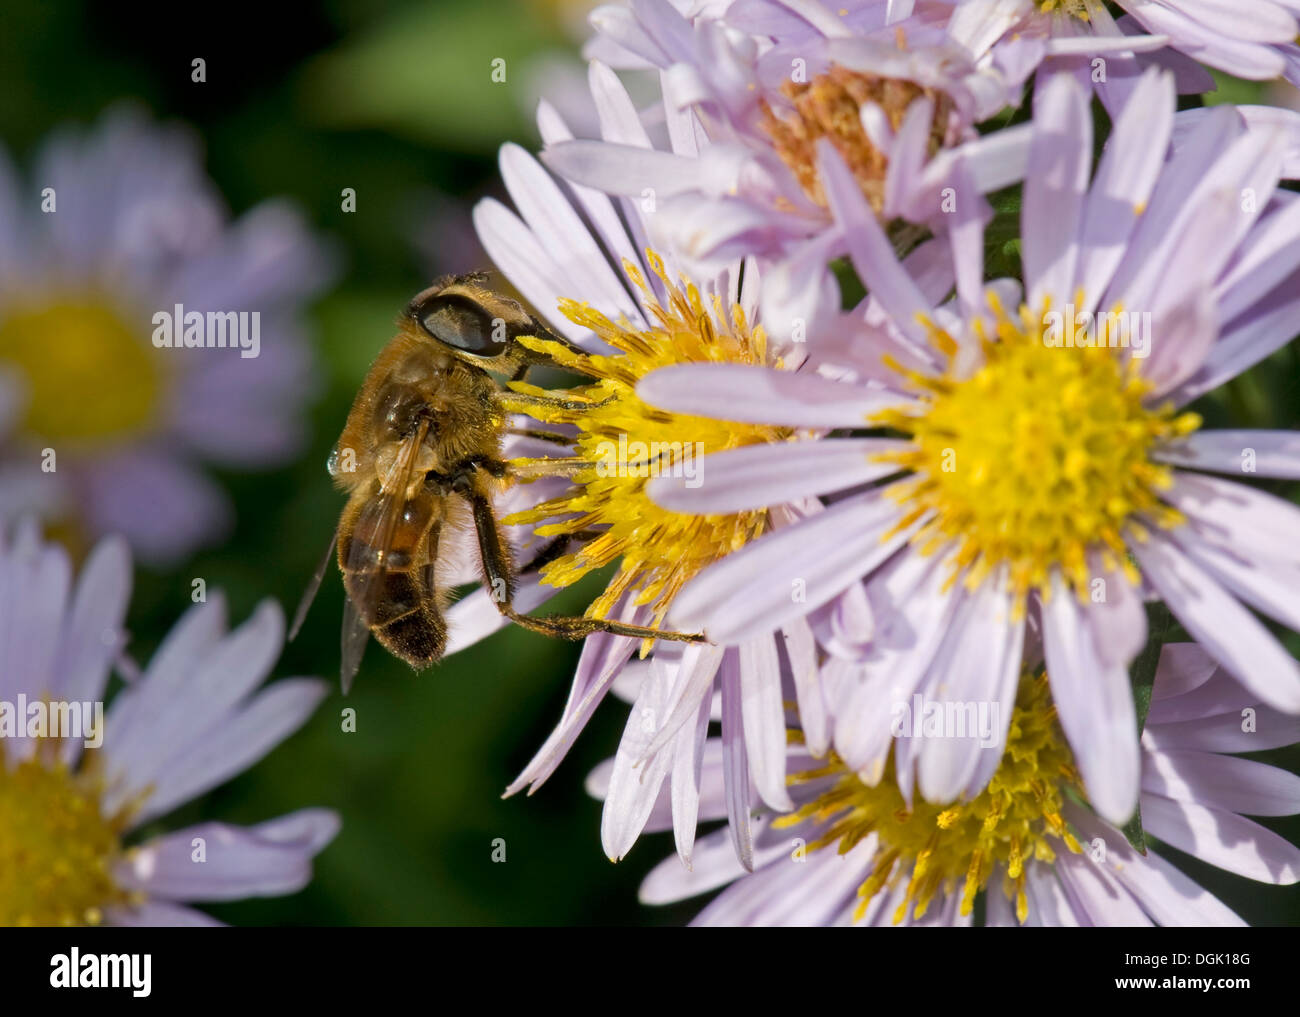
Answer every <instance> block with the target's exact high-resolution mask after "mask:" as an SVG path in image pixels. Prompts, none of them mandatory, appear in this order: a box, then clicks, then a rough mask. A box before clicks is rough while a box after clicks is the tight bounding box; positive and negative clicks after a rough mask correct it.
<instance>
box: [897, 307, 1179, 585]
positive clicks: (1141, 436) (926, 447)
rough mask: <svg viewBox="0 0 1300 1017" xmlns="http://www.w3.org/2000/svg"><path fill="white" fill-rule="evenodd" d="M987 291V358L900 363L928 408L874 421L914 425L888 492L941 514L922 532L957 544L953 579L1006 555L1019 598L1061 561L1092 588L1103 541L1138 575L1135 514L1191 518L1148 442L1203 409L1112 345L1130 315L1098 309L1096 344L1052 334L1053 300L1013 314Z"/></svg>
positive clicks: (920, 540)
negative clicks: (1116, 327)
mask: <svg viewBox="0 0 1300 1017" xmlns="http://www.w3.org/2000/svg"><path fill="white" fill-rule="evenodd" d="M989 303H990V307H991V309H992V310H993V313H994V319H995V327H994V331H995V333H996V338H995V339H990V338H988V337H987V336H984V337H982V338H979V339H978V341H979V342H980V345H981V347H982V351H983V356H984V362H983V365H982V366H981V367H979V369H978V370H976V371H975V372H974V373H973V374H969V375H968V376H961V375H959V374H958V373H957V370H958V368H957V366H956V365H957V363H958V358H957V357H955V356H953V357H950V360H949V367H948V369H947V372H946V373H945V374H944V375H943V376H942V377H938V378H932V377H928V376H925V375H922V374H920V373H917V372H912V371H901V373H902V375H903V378H904V380H905V383H906V384H907V386H908V387H909V388H911V389H912V390H914V391H915V392H916V393H917V397H918V401H919V404H920V405H919V408H918V406H917V405H916V404H913V405H910V406H907V407H902V408H899V409H896V410H888V411H885V412H884V413H882V414H880V415H879V416H878V417H877V418H876V419H875V421H874V422H875V423H877V424H880V425H883V426H886V427H890V428H893V429H895V430H898V431H902V432H904V433H905V434H908V435H910V436H911V439H912V442H911V446H910V447H909V448H905V449H901V450H899V451H897V452H891V453H887V454H883V455H882V456H881V459H882V460H885V461H890V462H896V463H897V464H898V465H899V466H900V467H903V468H905V469H907V470H910V471H911V472H912V476H911V477H910V478H908V479H906V480H904V481H902V482H899V483H897V484H895V485H894V486H893V489H892V490H891V492H890V495H891V497H894V498H895V499H896V500H897V501H898V502H899V503H900V505H902V506H904V507H905V508H906V509H907V518H908V519H909V520H915V519H919V518H921V516H923V515H924V516H928V517H929V518H928V521H927V522H926V524H925V525H924V526H922V527H921V528H920V530H918V531H917V533H916V534H915V535H914V536H913V537H912V542H913V544H914V546H915V547H916V548H917V549H918V550H920V551H921V553H923V554H928V553H932V552H933V551H934V550H937V549H939V548H951V549H954V553H953V555H952V559H951V568H952V574H951V577H950V582H951V581H955V579H956V577H957V575H958V574H959V573H960V572H962V571H963V570H964V571H965V581H966V584H967V585H968V586H969V587H972V588H973V587H975V586H978V585H979V583H980V582H982V581H983V579H984V578H985V577H987V576H988V575H989V574H990V573H991V572H993V571H994V570H995V569H996V568H998V567H999V566H1006V567H1007V570H1008V576H1009V579H1010V582H1011V584H1012V587H1013V589H1014V591H1015V594H1016V597H1017V603H1018V605H1019V606H1021V607H1022V606H1023V603H1024V600H1025V597H1026V596H1027V595H1028V593H1029V592H1030V591H1031V590H1038V591H1040V592H1042V593H1043V594H1044V595H1046V591H1047V587H1048V584H1049V581H1050V574H1051V572H1052V570H1053V569H1057V568H1059V569H1060V570H1061V572H1062V574H1063V575H1064V577H1065V579H1066V581H1067V582H1068V583H1069V584H1070V585H1071V586H1072V587H1073V588H1074V589H1075V591H1076V592H1077V593H1078V594H1079V595H1080V596H1084V595H1086V594H1087V592H1088V583H1089V580H1090V578H1091V568H1092V566H1091V564H1090V562H1089V559H1088V554H1089V552H1091V551H1098V552H1100V554H1101V560H1102V563H1103V564H1104V565H1105V566H1106V567H1107V568H1118V569H1121V570H1123V571H1124V572H1125V573H1126V575H1127V576H1128V578H1129V579H1130V581H1134V582H1135V581H1136V580H1137V573H1136V570H1135V568H1134V566H1133V565H1132V563H1131V562H1130V561H1129V558H1128V555H1127V554H1126V552H1125V542H1124V538H1125V536H1126V535H1128V536H1132V537H1134V538H1135V539H1140V537H1141V535H1142V533H1143V532H1144V531H1143V529H1142V526H1141V522H1140V521H1139V520H1138V519H1137V518H1136V517H1138V516H1140V517H1142V519H1145V520H1148V521H1151V522H1153V523H1155V524H1156V525H1157V526H1160V527H1163V528H1171V527H1174V526H1177V525H1179V524H1181V523H1182V522H1183V517H1182V515H1181V514H1180V513H1178V512H1177V511H1175V510H1174V509H1172V508H1170V507H1169V506H1168V505H1166V504H1164V503H1163V502H1162V501H1161V500H1160V492H1161V491H1163V490H1165V489H1166V488H1168V486H1169V485H1170V483H1171V481H1172V473H1171V471H1170V469H1169V468H1168V467H1167V466H1164V465H1161V464H1159V463H1156V462H1154V461H1153V460H1152V459H1151V457H1150V452H1151V450H1152V448H1153V447H1154V446H1156V445H1158V444H1160V443H1162V442H1165V441H1168V440H1172V439H1174V438H1178V437H1182V436H1184V435H1187V434H1189V433H1191V432H1192V431H1194V430H1195V429H1196V428H1197V427H1199V426H1200V418H1199V417H1198V416H1197V415H1196V414H1194V413H1183V414H1176V412H1175V410H1174V408H1173V407H1172V405H1168V404H1166V405H1162V406H1158V407H1155V408H1148V407H1147V406H1146V404H1145V402H1144V400H1145V399H1146V397H1147V396H1148V394H1149V393H1150V391H1151V387H1152V386H1151V383H1150V382H1148V381H1147V380H1146V379H1145V378H1144V377H1143V376H1142V374H1141V373H1140V370H1139V366H1138V365H1139V363H1140V361H1138V360H1136V359H1134V358H1128V359H1125V358H1123V357H1122V356H1120V355H1119V352H1120V351H1119V348H1118V347H1117V345H1112V344H1117V343H1118V341H1119V337H1118V336H1116V335H1112V334H1111V325H1110V322H1111V321H1117V320H1118V318H1110V317H1108V316H1106V315H1098V320H1099V321H1100V322H1101V323H1102V324H1101V327H1100V328H1099V330H1098V333H1097V335H1096V336H1095V337H1094V343H1095V344H1094V345H1091V346H1082V345H1080V346H1075V347H1074V348H1070V347H1067V346H1062V345H1049V344H1048V341H1047V339H1048V338H1049V336H1048V335H1046V334H1045V326H1044V321H1045V319H1046V318H1047V309H1046V308H1045V310H1044V312H1043V313H1042V314H1038V315H1035V314H1033V313H1032V312H1030V311H1029V310H1028V308H1023V307H1022V308H1021V309H1020V313H1019V314H1018V315H1017V316H1016V317H1015V318H1013V317H1011V316H1010V315H1008V314H1007V313H1006V311H1005V310H1004V309H1003V308H1002V307H1001V306H1000V305H999V304H998V302H997V300H996V298H994V297H992V296H990V300H989ZM1112 313H1113V314H1114V315H1118V314H1119V313H1120V311H1119V310H1118V309H1117V310H1116V311H1114V312H1112ZM928 327H930V328H931V329H933V330H934V331H935V332H937V333H938V336H939V339H938V341H936V342H935V346H936V348H939V349H946V348H947V347H948V346H949V344H951V345H952V348H953V349H954V350H955V349H956V341H955V340H954V339H953V338H952V337H951V336H948V335H947V334H946V333H944V332H943V331H942V330H940V329H938V328H937V326H934V325H933V324H930V325H929V326H928ZM1049 328H1050V326H1049ZM1050 338H1051V339H1052V341H1053V342H1055V341H1056V340H1055V338H1054V337H1050Z"/></svg>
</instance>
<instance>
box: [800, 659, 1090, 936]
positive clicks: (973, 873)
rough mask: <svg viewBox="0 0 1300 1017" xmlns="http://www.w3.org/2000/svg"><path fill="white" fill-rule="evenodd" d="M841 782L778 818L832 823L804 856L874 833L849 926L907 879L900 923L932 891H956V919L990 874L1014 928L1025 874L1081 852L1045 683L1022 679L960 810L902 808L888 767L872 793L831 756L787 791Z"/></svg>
mask: <svg viewBox="0 0 1300 1017" xmlns="http://www.w3.org/2000/svg"><path fill="white" fill-rule="evenodd" d="M836 773H838V774H839V779H838V780H837V781H836V782H835V784H833V785H832V786H831V787H830V788H829V789H828V790H827V791H826V792H824V793H823V794H822V795H820V796H819V797H818V798H816V799H814V800H813V801H810V802H807V803H805V804H804V805H803V806H801V807H800V808H799V809H798V810H797V811H796V812H793V813H790V814H788V815H786V816H783V817H780V818H778V819H777V820H776V821H775V822H776V825H777V826H778V827H783V826H794V825H797V824H799V823H801V822H804V821H806V820H813V821H815V822H818V823H829V824H830V825H829V829H828V831H827V833H826V834H825V835H824V836H823V837H822V838H820V839H819V840H818V841H817V842H815V843H813V844H810V845H809V847H810V848H813V849H816V848H821V847H829V846H831V845H832V844H834V845H837V849H838V850H839V851H840V852H841V853H843V852H845V851H847V850H849V849H850V848H851V847H852V846H853V845H855V844H857V843H859V842H860V841H861V840H862V839H863V838H864V837H865V836H867V835H868V834H870V833H874V834H875V835H876V837H877V838H878V841H879V847H878V855H877V858H876V860H875V862H874V863H873V865H872V869H871V873H870V874H869V875H868V876H867V878H866V879H865V880H864V881H863V882H862V884H861V886H860V887H859V888H858V895H859V897H860V898H861V902H860V903H859V905H858V907H857V910H856V912H855V920H861V918H862V917H863V916H864V915H865V914H866V911H867V907H868V905H869V904H870V902H871V900H872V898H874V897H875V896H876V894H878V893H879V892H880V891H881V890H882V889H883V888H884V887H885V886H886V885H887V884H889V883H890V882H891V878H892V877H894V876H895V875H898V876H899V877H900V878H902V877H905V878H906V879H907V888H906V891H905V895H904V900H903V903H902V904H901V905H900V906H899V908H898V910H897V911H896V912H895V913H894V915H893V920H894V922H895V923H898V922H901V921H903V919H904V918H906V917H907V915H908V913H909V911H910V912H911V914H912V915H913V917H915V918H920V917H921V916H923V915H924V914H925V913H926V910H927V909H928V907H929V905H930V904H931V902H932V901H933V898H934V897H935V895H936V894H938V893H939V892H941V891H942V892H943V893H945V894H948V893H954V892H956V891H957V888H958V886H960V887H961V913H962V914H963V915H968V914H970V913H971V909H972V908H973V907H974V903H975V897H976V895H977V894H978V893H979V892H980V891H981V890H983V889H985V888H986V887H987V886H988V882H989V879H990V878H991V877H992V875H993V872H994V871H995V869H998V868H1000V869H1001V870H1002V871H1003V873H1004V874H1005V877H1006V878H1005V879H1004V881H1003V891H1004V892H1005V893H1006V895H1007V897H1008V898H1009V899H1014V900H1015V906H1016V914H1017V916H1018V918H1019V920H1020V921H1021V922H1024V921H1025V919H1026V917H1027V906H1028V905H1027V899H1026V897H1025V894H1024V865H1025V862H1026V861H1027V860H1028V859H1030V858H1034V859H1037V860H1039V861H1043V862H1051V861H1053V860H1054V859H1055V858H1056V851H1057V850H1059V849H1060V848H1061V847H1062V846H1064V847H1065V849H1066V850H1068V851H1072V852H1075V853H1078V852H1079V851H1080V847H1079V843H1078V841H1077V840H1075V838H1074V837H1073V836H1072V835H1070V833H1069V832H1068V831H1067V830H1066V828H1065V824H1064V821H1063V820H1062V819H1061V815H1060V810H1061V806H1062V804H1063V802H1064V789H1065V788H1066V787H1073V788H1074V789H1075V790H1079V788H1080V782H1079V778H1078V776H1077V774H1076V773H1075V770H1074V763H1073V757H1072V756H1071V754H1070V750H1069V747H1068V746H1067V744H1066V742H1065V738H1064V736H1063V735H1062V734H1061V731H1060V728H1059V726H1058V725H1057V722H1056V711H1055V709H1054V708H1053V706H1052V703H1051V699H1050V697H1049V692H1048V682H1047V676H1046V675H1042V674H1040V675H1038V676H1037V677H1029V676H1026V677H1024V678H1023V679H1022V680H1021V683H1020V689H1019V694H1018V696H1017V699H1016V706H1015V712H1014V713H1013V715H1012V717H1011V724H1010V727H1009V730H1008V734H1007V746H1006V751H1005V753H1004V754H1003V757H1002V763H1001V765H1000V766H999V767H998V769H997V772H996V773H994V775H993V777H992V779H991V780H990V781H989V783H988V785H987V786H986V787H985V788H984V790H983V791H981V792H980V793H979V794H978V795H977V796H976V797H975V798H973V799H971V800H970V801H966V802H958V803H956V804H952V805H947V806H939V805H932V804H930V803H929V802H926V801H924V800H923V799H920V798H919V797H914V798H913V802H912V807H911V808H908V807H907V805H906V804H905V803H904V801H903V796H902V793H901V792H900V791H899V789H898V783H897V781H896V779H895V775H894V763H893V761H892V759H891V761H890V762H889V764H888V767H887V769H886V773H885V778H884V779H883V780H881V781H879V782H878V783H877V784H875V785H874V786H871V785H868V784H866V783H864V782H863V781H862V780H861V779H860V778H859V777H858V775H857V774H856V773H853V772H851V771H849V770H848V769H847V767H846V766H845V764H844V762H843V761H842V760H841V759H840V758H839V757H838V756H836V755H835V754H834V753H832V754H831V755H830V757H829V760H828V761H827V762H826V763H825V764H823V765H821V766H819V767H818V768H816V769H815V770H810V771H808V772H806V773H796V774H793V775H792V776H791V777H790V783H791V785H797V784H801V783H806V782H808V781H809V780H814V779H818V778H823V779H824V778H825V777H826V776H829V775H834V774H836Z"/></svg>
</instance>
